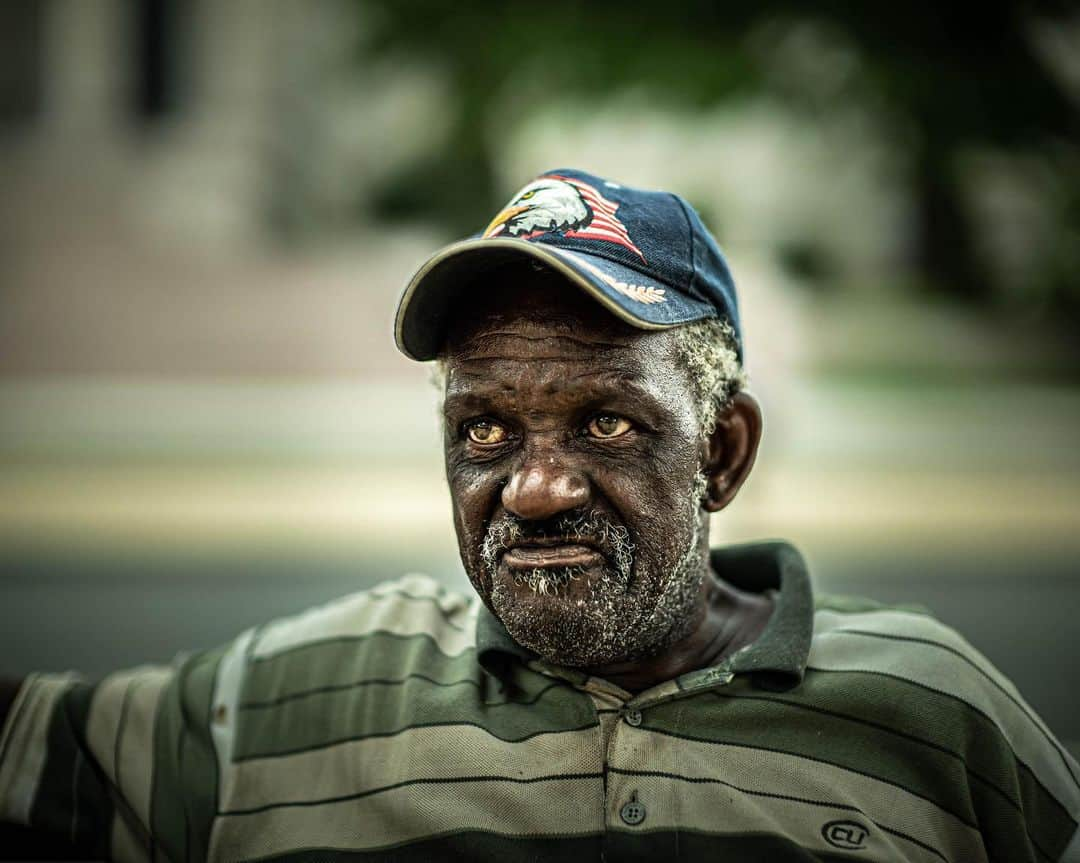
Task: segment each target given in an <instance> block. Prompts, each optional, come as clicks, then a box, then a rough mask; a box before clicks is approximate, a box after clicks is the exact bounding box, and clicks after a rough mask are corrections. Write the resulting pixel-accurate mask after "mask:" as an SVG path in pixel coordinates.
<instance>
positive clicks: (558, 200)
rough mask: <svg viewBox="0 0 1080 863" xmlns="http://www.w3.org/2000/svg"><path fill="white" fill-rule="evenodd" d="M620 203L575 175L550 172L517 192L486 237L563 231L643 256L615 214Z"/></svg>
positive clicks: (525, 236)
mask: <svg viewBox="0 0 1080 863" xmlns="http://www.w3.org/2000/svg"><path fill="white" fill-rule="evenodd" d="M618 209H619V205H618V204H616V203H615V202H614V201H610V200H608V199H607V198H605V197H604V196H603V195H601V194H600V193H599V192H598V191H597V190H596V189H595V188H593V187H592V186H590V185H589V184H588V183H583V182H582V181H581V180H576V179H574V178H572V177H561V176H559V175H558V174H548V175H547V176H544V177H541V178H540V179H538V180H533V182H531V183H529V185H527V186H526V187H525V188H524V189H522V190H521V191H520V192H518V193H517V195H515V196H514V198H513V200H512V201H510V203H509V204H507V205H506V206H505V207H504V208H503V209H502V211H501V212H500V213H499V214H498V215H497V216H496V217H495V218H494V219H492V220H491V224H489V225H488V226H487V228H486V229H485V230H484V237H485V238H491V237H517V238H519V239H522V240H531V239H533V238H534V237H540V236H543V235H544V234H560V235H562V236H563V237H569V238H573V239H579V240H602V241H604V242H607V243H615V244H617V245H620V246H623V247H624V248H627V249H629V250H630V251H631V252H633V253H634V254H635V255H637V256H638V257H639V258H641V260H643V261H644V260H645V256H644V255H643V254H641V250H640V249H639V248H638V247H637V246H635V245H634V243H633V241H632V240H631V239H630V234H629V233H627V230H626V226H625V225H624V224H623V223H622V222H621V221H620V220H619V218H618V217H617V216H616V215H615V211H616V210H618Z"/></svg>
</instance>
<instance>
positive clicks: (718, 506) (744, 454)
mask: <svg viewBox="0 0 1080 863" xmlns="http://www.w3.org/2000/svg"><path fill="white" fill-rule="evenodd" d="M761 428H762V421H761V408H760V407H759V405H758V403H757V399H755V398H754V397H753V396H752V395H750V393H746V392H739V393H736V394H735V396H734V397H733V398H732V399H731V403H730V404H729V405H728V406H727V407H726V408H724V409H722V410H721V411H720V413H719V414H718V415H717V417H716V428H715V429H714V430H713V433H712V434H711V435H709V437H708V438H707V439H706V440H705V459H704V462H703V465H702V470H703V471H704V472H705V476H706V477H707V478H708V480H709V484H708V490H707V491H706V493H705V499H704V500H703V501H702V503H701V505H702V506H703V507H704V508H705V510H706V511H707V512H719V511H720V510H722V509H723V508H724V507H725V506H727V505H728V504H729V503H731V501H732V500H733V499H734V497H735V493H736V492H738V490H739V489H740V488H741V487H742V484H743V483H744V482H745V481H746V478H747V477H748V476H749V475H750V469H751V468H752V467H753V466H754V459H755V458H756V457H757V450H758V444H759V443H760V442H761Z"/></svg>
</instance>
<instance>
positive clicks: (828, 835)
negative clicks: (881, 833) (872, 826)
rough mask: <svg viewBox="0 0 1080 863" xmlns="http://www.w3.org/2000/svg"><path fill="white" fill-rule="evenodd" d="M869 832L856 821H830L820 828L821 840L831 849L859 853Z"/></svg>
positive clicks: (864, 845)
mask: <svg viewBox="0 0 1080 863" xmlns="http://www.w3.org/2000/svg"><path fill="white" fill-rule="evenodd" d="M869 835H870V830H869V828H867V827H864V826H863V825H862V824H860V823H859V822H858V821H830V822H829V823H828V824H826V825H825V826H824V827H822V828H821V836H822V838H823V839H824V840H825V841H826V842H828V843H829V844H830V845H832V846H833V848H842V849H843V850H845V851H859V850H861V849H863V848H865V847H866V839H867V837H868V836H869Z"/></svg>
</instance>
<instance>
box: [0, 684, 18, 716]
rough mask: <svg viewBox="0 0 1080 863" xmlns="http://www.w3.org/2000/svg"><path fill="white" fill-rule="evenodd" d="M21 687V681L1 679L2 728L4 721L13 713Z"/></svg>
mask: <svg viewBox="0 0 1080 863" xmlns="http://www.w3.org/2000/svg"><path fill="white" fill-rule="evenodd" d="M21 685H22V681H21V680H7V679H5V678H0V728H3V727H4V720H5V719H7V715H8V713H10V712H11V705H12V704H14V703H15V696H16V695H18V694H19V687H20V686H21Z"/></svg>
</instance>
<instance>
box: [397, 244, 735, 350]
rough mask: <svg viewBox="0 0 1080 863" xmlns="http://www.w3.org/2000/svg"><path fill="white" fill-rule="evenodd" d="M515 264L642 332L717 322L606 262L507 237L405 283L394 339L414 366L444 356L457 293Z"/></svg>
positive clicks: (445, 253) (445, 258)
mask: <svg viewBox="0 0 1080 863" xmlns="http://www.w3.org/2000/svg"><path fill="white" fill-rule="evenodd" d="M514 260H534V261H541V262H543V263H544V264H546V265H547V266H548V267H550V268H551V269H553V270H555V271H556V272H559V273H562V274H563V275H564V276H566V278H567V279H569V280H570V282H571V283H573V284H575V285H577V286H578V287H579V288H581V289H582V290H583V291H585V293H587V294H588V295H589V296H591V297H592V298H593V299H595V300H596V301H597V302H598V303H600V304H601V305H603V306H604V307H605V308H606V309H608V311H610V312H611V313H612V314H613V315H616V316H617V317H619V318H621V319H622V320H624V321H626V322H627V323H628V324H630V325H632V326H635V327H640V328H641V329H646V330H666V329H670V328H671V327H677V326H680V325H682V324H687V323H690V322H691V321H699V320H702V319H704V318H714V317H716V310H715V309H714V308H713V306H711V305H709V304H708V303H703V302H699V301H697V300H693V299H691V298H689V297H687V296H685V295H684V294H682V293H680V292H679V291H676V290H674V289H673V288H671V286H669V285H665V284H662V283H660V282H656V281H654V280H651V279H649V278H648V277H647V276H645V275H643V274H642V273H640V272H638V271H637V270H634V269H631V268H630V267H624V266H622V265H620V264H616V263H613V262H611V261H609V260H607V259H606V258H600V257H597V256H595V255H587V254H584V253H582V252H578V251H569V250H567V249H562V248H559V247H557V246H551V245H544V244H542V243H536V242H530V241H528V240H518V239H511V238H504V237H496V238H493V239H482V238H478V239H472V240H462V241H460V242H457V243H453V244H451V245H449V246H446V247H445V248H443V249H440V250H439V251H438V252H436V253H435V254H434V255H432V256H431V258H429V259H428V261H427V263H425V264H424V265H423V266H422V267H421V268H420V269H419V270H417V272H416V275H414V276H413V277H412V279H411V280H410V281H409V284H408V286H407V287H406V288H405V293H404V294H402V297H401V302H400V303H399V304H398V310H397V315H396V317H395V320H394V339H395V341H396V342H397V346H398V348H399V349H400V350H401V351H402V353H404V354H405V355H406V356H409V357H412V358H413V359H414V360H431V359H434V358H435V357H436V356H437V355H438V353H439V351H441V350H442V346H443V340H444V338H445V326H446V313H447V311H448V309H449V308H450V306H451V304H452V303H454V302H458V301H460V294H461V291H462V289H467V286H468V285H469V284H470V283H472V282H475V280H476V278H477V277H478V276H479V275H481V274H483V273H484V272H486V271H489V270H491V269H494V268H495V267H499V266H502V265H503V264H506V263H509V262H511V261H514Z"/></svg>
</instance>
